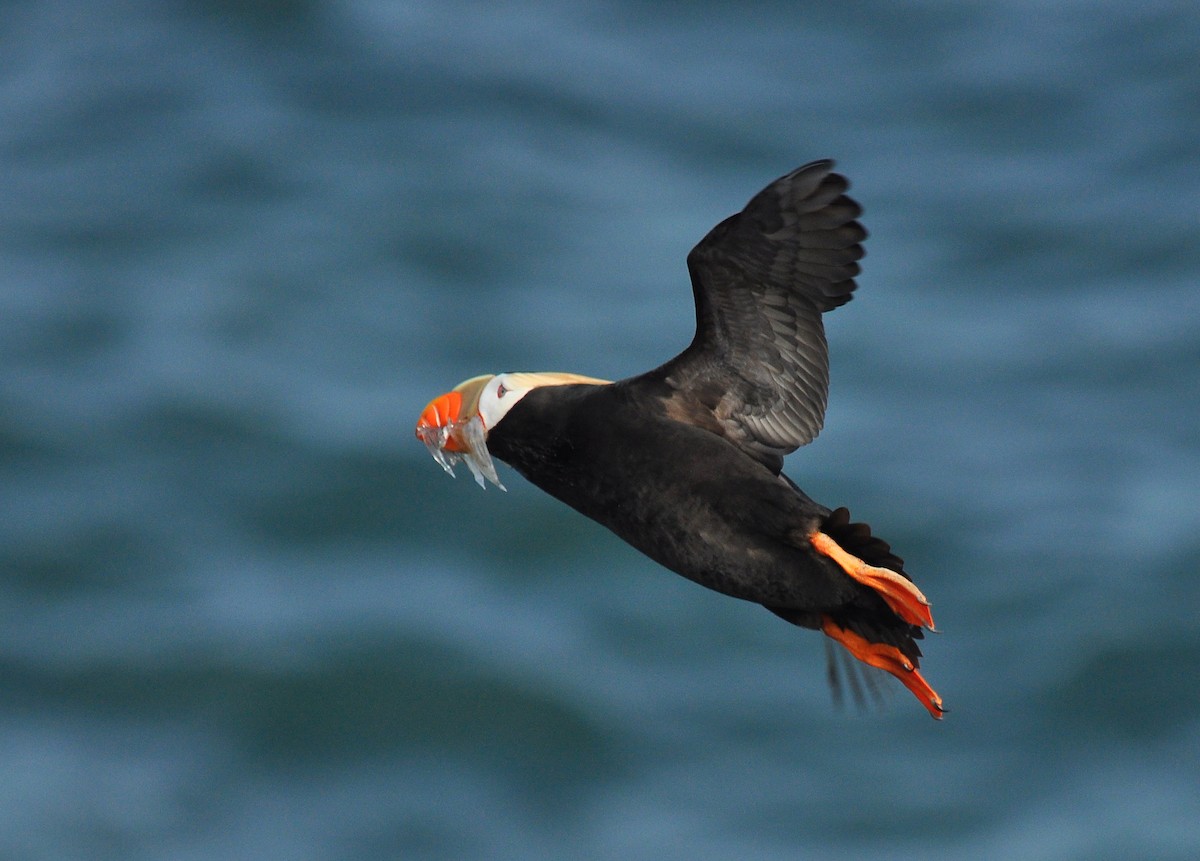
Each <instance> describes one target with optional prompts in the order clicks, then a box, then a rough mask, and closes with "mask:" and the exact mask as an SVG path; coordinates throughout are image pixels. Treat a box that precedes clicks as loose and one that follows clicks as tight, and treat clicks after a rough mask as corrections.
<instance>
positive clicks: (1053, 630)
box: [0, 0, 1200, 861]
mask: <svg viewBox="0 0 1200 861" xmlns="http://www.w3.org/2000/svg"><path fill="white" fill-rule="evenodd" d="M1198 45H1200V5H1198V4H1196V3H1195V2H1177V3H1175V2H1155V0H1140V2H1136V3H1133V2H1093V3H1087V2H1070V0H1067V2H1062V3H1045V2H1017V0H1008V2H997V3H991V4H974V3H971V4H965V3H955V2H950V0H928V2H914V3H890V2H883V0H877V2H867V3H852V4H842V5H838V6H836V8H835V7H834V6H833V5H832V4H831V5H829V6H828V7H826V8H810V6H809V5H808V4H790V3H783V2H739V3H718V2H700V3H651V2H635V0H626V2H606V3H600V2H578V3H552V2H537V0H528V2H514V3H482V2H438V3H422V2H390V0H258V2H253V0H236V2H235V0H191V2H188V0H170V1H169V2H163V0H126V1H125V2H121V0H109V2H104V0H101V2H90V0H41V2H6V3H3V4H0V859H3V861H18V859H21V861H23V859H47V861H73V859H88V861H107V859H114V861H116V859H120V861H143V859H146V861H148V859H172V861H192V859H195V860H196V861H199V859H220V861H228V859H288V861H309V859H312V861H318V859H319V860H320V861H325V859H329V861H333V859H339V861H340V859H405V861H407V859H418V861H420V859H447V860H448V861H449V859H453V861H460V859H484V861H490V859H564V858H580V859H590V860H591V859H614V861H615V859H622V861H630V860H631V859H632V861H641V859H645V861H661V859H666V861H675V859H679V861H684V859H686V861H708V859H749V861H766V859H808V858H812V859H827V858H871V859H875V861H886V860H887V859H911V858H918V857H920V858H969V859H974V861H1001V859H1022V861H1041V859H1072V861H1097V859H1099V861H1106V859H1112V861H1131V859H1147V861H1192V859H1195V858H1198V857H1200V670H1198V667H1200V568H1198V565H1200V563H1198V560H1200V431H1198V429H1197V425H1198V421H1197V420H1198V418H1200V62H1197V57H1198V53H1197V51H1198V49H1197V46H1198ZM822 157H833V158H835V159H837V160H838V166H839V170H841V171H843V172H844V173H845V174H846V175H848V176H849V177H850V179H851V181H852V183H853V186H854V189H853V194H854V196H855V197H856V198H857V199H858V200H859V201H860V202H861V203H862V204H863V206H864V208H865V215H864V216H863V223H864V224H865V225H866V227H867V228H868V230H869V231H870V232H871V237H870V239H869V240H868V241H867V244H866V248H867V257H866V259H865V260H864V271H863V275H862V277H861V278H860V279H859V284H860V288H859V291H858V294H857V297H856V299H855V301H854V302H852V303H850V304H849V305H847V306H845V307H843V308H840V309H838V310H836V311H835V312H832V313H831V314H830V315H828V316H827V318H826V323H827V328H828V333H829V340H830V345H831V347H830V348H831V355H832V377H833V383H832V390H831V395H830V406H829V411H828V415H827V421H826V428H825V431H824V432H823V433H822V435H821V436H820V437H819V438H818V439H817V440H816V441H815V442H814V443H813V444H812V445H811V446H808V447H806V448H804V449H802V450H800V451H799V452H797V453H796V454H794V455H791V456H790V457H789V458H788V465H787V471H788V472H789V474H790V475H791V476H792V477H793V478H795V479H796V480H797V481H798V482H799V483H800V484H801V486H803V487H804V488H805V490H806V491H807V492H808V493H809V494H810V495H812V496H813V497H815V498H816V499H818V500H821V501H822V502H824V503H826V504H828V505H830V506H837V505H846V506H848V507H849V508H850V510H851V512H852V513H853V515H854V516H855V517H856V519H862V520H866V521H867V522H869V523H871V524H872V526H873V528H874V529H875V531H876V532H877V533H878V534H880V535H882V536H884V537H885V538H887V539H888V540H889V541H890V542H891V543H892V545H893V546H894V548H895V549H896V550H897V552H898V553H899V554H900V555H902V556H903V557H904V558H905V560H906V562H907V568H908V570H909V571H910V572H911V573H912V574H913V575H914V577H915V578H916V580H917V582H918V583H919V584H920V585H921V587H922V589H923V590H924V591H925V593H926V594H927V595H929V596H930V598H931V599H932V601H933V604H934V611H935V615H936V618H937V621H938V624H939V627H940V629H941V631H942V633H941V634H940V635H938V636H931V637H929V638H928V639H927V641H926V646H925V653H926V657H925V660H924V663H923V668H924V671H925V674H926V676H927V678H928V679H929V680H930V681H931V683H932V684H933V685H934V687H936V688H937V689H938V691H939V692H940V693H941V694H942V696H943V697H944V698H945V702H946V705H947V706H948V707H949V709H950V710H951V711H950V714H948V715H947V716H946V719H945V720H944V721H941V722H940V723H939V722H935V721H932V720H930V719H929V716H928V715H927V714H926V713H925V711H924V710H923V709H922V708H921V707H920V705H919V704H918V703H917V702H916V700H914V699H913V698H912V697H911V696H910V695H909V694H908V693H907V692H906V691H904V690H903V689H902V688H900V687H899V685H896V684H893V683H892V680H891V679H890V678H885V679H884V681H885V684H884V687H885V688H886V689H887V695H885V697H884V700H885V702H884V703H882V705H880V706H872V707H869V708H867V709H865V710H858V709H856V708H854V707H853V705H852V704H846V705H844V706H841V707H839V706H837V705H836V704H835V703H834V701H833V698H832V697H831V695H830V692H829V690H828V687H827V685H826V680H825V647H824V644H823V642H822V641H823V639H824V638H822V637H820V636H819V635H817V634H814V633H813V632H809V631H803V630H800V629H798V628H794V627H791V626H789V625H786V624H784V623H782V622H780V621H779V620H777V619H775V618H774V617H772V616H771V615H769V614H768V613H766V612H764V611H763V610H762V609H761V608H759V607H756V606H753V605H750V604H745V603H742V602H738V601H734V600H731V599H727V598H723V597H721V596H719V595H716V594H714V593H710V592H707V591H706V590H704V589H702V588H700V587H698V586H695V585H694V584H692V583H690V582H687V581H685V580H683V579H682V578H680V577H677V576H675V575H673V574H670V573H668V572H666V571H664V570H663V569H661V568H659V567H657V566H656V565H655V564H654V563H652V562H650V561H649V560H648V559H646V558H644V557H642V556H640V555H638V554H637V553H636V552H635V551H633V550H632V549H630V548H629V547H627V546H626V545H624V544H622V543H621V542H620V541H619V540H617V539H616V538H615V537H613V536H612V535H610V534H609V533H607V532H605V531H604V530H603V529H602V528H600V527H599V526H597V525H595V524H594V523H592V522H591V521H588V520H585V519H584V518H582V517H580V516H578V515H576V514H575V513H574V512H572V511H570V510H568V509H566V508H564V507H563V506H561V505H559V504H557V503H555V502H554V501H553V500H551V499H550V498H548V497H546V496H544V495H543V494H541V493H540V492H539V491H537V490H536V489H534V488H532V487H531V486H529V485H527V484H526V483H525V482H524V481H523V480H522V479H521V478H520V477H519V476H517V475H516V474H515V473H513V472H512V471H511V470H507V469H506V468H505V467H503V466H501V467H500V469H501V475H502V478H503V479H504V481H505V483H506V484H507V486H508V488H509V491H508V493H501V492H498V491H497V490H495V489H489V490H488V491H487V492H482V491H480V490H479V489H478V488H477V487H475V485H474V484H473V482H471V480H470V478H469V476H467V475H465V474H461V475H460V476H459V478H458V480H457V481H452V480H450V479H449V478H447V477H446V476H445V475H444V474H443V473H442V471H441V470H440V469H439V468H438V467H437V465H436V464H435V463H433V461H432V460H431V459H430V458H429V456H428V454H427V453H426V451H425V450H424V448H423V447H422V446H421V445H420V444H419V443H418V442H417V441H416V440H415V439H414V437H413V424H414V422H415V419H416V416H417V414H418V413H419V411H420V410H421V408H422V407H423V406H424V405H425V403H426V402H427V401H428V400H429V399H430V398H431V397H433V396H434V395H437V394H439V393H441V392H443V391H445V390H447V389H448V388H449V387H450V386H452V385H454V384H455V383H457V382H458V381H460V380H462V379H464V378H466V377H469V376H473V375H476V374H481V373H486V372H499V371H504V370H568V371H576V372H579V373H584V374H589V375H593V376H599V377H606V378H619V377H623V376H629V375H632V374H635V373H638V372H640V371H642V370H645V369H648V368H650V367H652V366H654V365H657V364H658V363H660V362H662V361H664V360H665V359H667V358H669V357H670V356H672V355H674V354H675V353H676V352H678V351H679V350H680V349H681V348H682V347H683V346H685V345H686V344H687V342H688V340H689V339H690V337H691V333H692V326H693V317H692V307H691V293H690V287H689V283H688V279H687V272H686V269H685V266H684V258H685V256H686V254H687V252H688V250H689V249H690V248H691V246H692V245H693V244H694V243H695V242H696V241H697V240H698V239H699V238H700V237H701V236H703V235H704V233H705V232H706V231H707V230H708V229H709V228H710V227H711V226H712V225H714V224H716V223H717V222H718V221H719V220H721V219H722V218H724V217H725V216H727V215H729V214H731V213H732V212H735V211H737V210H738V209H740V207H741V206H742V205H743V204H744V203H745V202H746V200H747V199H748V198H749V197H750V196H751V195H752V194H753V193H755V192H756V191H758V189H759V188H761V187H762V186H763V185H765V184H766V183H767V182H769V181H770V180H772V179H773V178H775V177H776V176H778V175H780V174H782V173H784V172H786V171H788V170H790V169H791V168H793V167H795V166H797V165H799V164H801V163H804V162H806V161H809V160H812V159H815V158H822ZM464 472H465V471H464Z"/></svg>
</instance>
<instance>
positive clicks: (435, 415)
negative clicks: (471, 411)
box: [417, 392, 466, 452]
mask: <svg viewBox="0 0 1200 861" xmlns="http://www.w3.org/2000/svg"><path fill="white" fill-rule="evenodd" d="M461 411H462V394H461V393H459V392H446V394H444V395H438V396H437V397H436V398H434V399H433V400H432V401H430V402H429V403H428V404H427V405H426V407H425V409H424V410H422V412H421V417H420V418H419V419H417V439H419V440H421V441H422V442H424V441H425V432H426V431H428V430H430V429H433V428H443V427H445V426H446V425H448V424H454V423H455V422H457V421H458V416H459V413H460V412H461ZM445 448H446V451H453V452H464V451H466V449H465V448H463V447H462V446H461V445H460V444H459V442H458V439H457V438H456V435H455V434H451V435H450V436H449V437H448V438H447V439H446V444H445Z"/></svg>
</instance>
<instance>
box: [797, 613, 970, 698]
mask: <svg viewBox="0 0 1200 861" xmlns="http://www.w3.org/2000/svg"><path fill="white" fill-rule="evenodd" d="M821 631H822V632H823V633H824V634H825V636H827V637H829V638H830V639H832V640H834V641H836V642H838V643H840V644H841V645H842V646H844V647H845V648H846V650H847V651H848V652H850V654H851V655H853V656H854V657H855V658H857V659H858V660H860V661H862V662H863V663H864V664H867V665H868V666H871V667H877V668H878V669H881V670H886V671H887V672H889V673H891V674H892V675H893V676H895V677H896V678H898V679H899V680H900V681H901V682H902V683H903V685H904V687H906V688H908V689H909V690H910V691H912V694H913V696H915V697H916V698H917V699H918V700H920V702H921V705H923V706H925V708H926V709H927V710H928V711H929V713H930V714H931V715H932V716H933V717H934V718H935V719H937V720H941V719H942V715H943V714H944V713H945V711H946V710H945V709H944V708H943V707H942V698H941V697H940V696H938V693H937V691H935V690H934V689H933V688H932V687H930V685H929V682H927V681H925V678H924V676H922V675H921V672H920V670H918V669H917V668H916V667H915V666H914V665H913V662H912V661H910V660H909V659H908V658H907V657H905V656H904V654H903V653H902V652H901V651H900V650H899V649H897V648H896V647H895V646H889V645H887V644H885V643H872V642H871V641H869V640H867V639H866V638H865V637H863V636H861V635H859V634H856V633H854V632H853V631H851V630H848V629H846V628H843V627H842V626H841V625H839V624H838V623H837V622H835V621H833V619H832V618H830V617H829V616H822V617H821Z"/></svg>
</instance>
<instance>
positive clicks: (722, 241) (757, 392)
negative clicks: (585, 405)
mask: <svg viewBox="0 0 1200 861" xmlns="http://www.w3.org/2000/svg"><path fill="white" fill-rule="evenodd" d="M849 185H850V184H849V182H847V180H846V178H845V177H843V176H841V175H840V174H836V173H833V162H832V161H815V162H812V163H810V164H806V165H804V166H803V167H799V168H797V169H796V170H794V171H792V172H791V173H789V174H787V175H785V176H782V177H780V178H779V179H777V180H775V181H774V182H773V183H771V184H770V185H768V186H767V187H766V188H764V189H763V190H762V191H760V192H759V193H758V194H756V195H755V196H754V197H753V198H752V199H751V200H750V202H749V203H748V204H746V208H745V209H743V210H742V211H741V212H739V213H738V214H736V215H733V216H730V217H729V218H727V219H725V220H724V221H722V222H721V223H720V224H718V225H717V226H716V227H714V228H713V229H712V230H711V231H710V232H709V234H708V235H707V236H705V237H704V239H702V240H701V241H700V243H699V244H698V245H697V246H696V247H695V248H693V249H692V251H691V253H690V254H688V271H689V272H690V274H691V276H692V291H693V293H694V294H695V299H696V336H695V338H694V339H693V340H692V343H691V345H690V346H688V348H687V349H686V350H684V351H683V352H682V353H680V354H679V355H678V356H676V357H675V358H674V359H672V360H671V361H669V362H667V363H666V364H665V365H662V366H661V367H659V368H657V369H655V370H653V371H650V372H649V373H647V374H644V375H642V376H641V377H637V378H634V379H632V380H630V381H628V382H629V383H630V384H632V385H636V386H650V387H653V388H654V389H655V390H656V391H657V392H658V393H659V395H660V396H661V397H663V398H664V400H665V405H666V409H667V413H668V415H670V416H671V417H672V418H674V419H676V420H679V421H684V422H688V423H690V424H694V425H698V426H701V427H704V428H707V429H709V430H712V431H714V432H716V433H719V434H721V435H723V436H725V437H726V438H728V439H729V440H731V441H732V442H734V443H735V444H737V445H738V446H740V447H741V448H742V449H743V450H744V451H746V452H747V453H748V454H750V455H751V456H752V457H755V458H757V459H758V460H760V461H762V462H763V463H764V464H766V465H767V466H769V467H771V468H772V469H774V470H776V471H778V470H779V469H780V468H781V466H782V463H783V455H785V454H787V453H788V452H791V451H795V450H796V449H797V448H799V447H800V446H802V445H804V444H806V443H808V442H810V441H811V440H812V439H813V438H814V437H816V435H817V433H818V432H819V431H820V430H821V425H822V423H823V422H824V418H825V403H826V396H827V394H828V390H829V357H828V348H827V347H826V343H825V329H824V327H823V326H822V324H821V314H822V313H823V312H825V311H828V310H830V309H831V308H836V307H838V306H839V305H843V304H845V303H846V302H848V301H850V298H851V293H852V292H853V290H854V288H855V286H856V285H855V283H854V277H855V276H856V275H857V274H858V273H859V267H858V263H857V261H858V260H859V259H861V258H862V256H863V249H862V246H861V245H860V244H859V243H861V242H862V241H863V240H864V239H865V238H866V236H867V232H866V231H865V230H864V229H863V227H862V225H860V224H859V223H858V221H856V219H857V218H858V216H859V215H860V214H861V213H862V209H861V207H859V205H858V204H857V203H855V202H854V201H853V200H851V199H850V198H849V197H847V196H846V195H845V191H846V189H847V188H849Z"/></svg>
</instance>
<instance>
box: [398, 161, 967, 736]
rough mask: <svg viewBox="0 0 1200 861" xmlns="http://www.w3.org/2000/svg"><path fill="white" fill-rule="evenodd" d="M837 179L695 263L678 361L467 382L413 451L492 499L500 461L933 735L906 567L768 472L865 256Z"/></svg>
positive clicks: (820, 412)
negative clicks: (871, 674) (811, 638)
mask: <svg viewBox="0 0 1200 861" xmlns="http://www.w3.org/2000/svg"><path fill="white" fill-rule="evenodd" d="M833 167H834V165H833V162H832V161H828V160H823V161H814V162H811V163H810V164H806V165H804V166H802V167H799V168H797V169H795V170H793V171H792V172H790V173H788V174H786V175H784V176H782V177H780V178H779V179H777V180H775V181H774V182H772V183H771V184H770V185H768V186H767V187H766V188H764V189H763V190H762V191H760V192H759V193H758V194H756V195H755V196H754V197H753V198H751V200H750V202H749V203H747V204H746V207H745V208H744V209H743V210H742V211H741V212H739V213H737V214H735V215H732V216H730V217H729V218H727V219H725V220H724V221H722V222H721V223H720V224H718V225H717V226H716V227H714V228H713V229H712V230H711V231H709V233H708V235H707V236H705V237H704V238H703V239H702V240H701V241H700V243H699V244H698V245H696V247H695V248H693V249H692V251H691V253H689V254H688V258H687V264H688V272H689V273H690V275H691V279H692V292H693V296H694V298H695V304H696V334H695V337H694V338H693V339H692V342H691V344H690V345H689V346H688V347H687V349H685V350H684V351H683V352H682V353H680V354H679V355H678V356H676V357H675V358H673V359H671V360H670V361H668V362H666V363H665V364H663V365H661V366H659V367H657V368H655V369H654V370H651V371H647V372H646V373H643V374H640V375H638V376H634V377H629V378H627V379H623V380H618V381H616V382H611V381H608V380H601V379H596V378H594V377H586V376H581V375H578V374H568V373H547V372H541V373H517V372H509V373H501V374H485V375H482V376H478V377H472V378H471V379H469V380H465V381H464V382H462V383H459V384H458V385H457V386H455V387H454V389H453V390H451V391H450V392H448V393H446V394H444V395H441V396H439V397H437V398H434V399H433V400H432V401H431V402H430V403H429V405H428V406H426V407H425V409H424V411H423V412H422V413H421V416H420V419H419V420H418V422H417V427H416V434H417V437H418V439H420V440H421V441H422V442H424V443H425V445H426V446H427V447H428V449H429V451H430V453H431V454H432V455H433V457H434V459H435V460H436V461H437V462H438V463H439V464H441V465H442V467H443V468H445V469H446V471H447V472H450V473H451V475H453V467H454V465H455V464H456V463H458V462H460V461H462V462H465V463H466V464H467V466H468V467H469V468H470V470H471V472H472V473H473V474H474V475H475V479H476V481H478V482H479V484H480V486H481V487H485V486H486V485H485V481H490V482H491V483H493V484H495V485H497V486H499V487H501V488H503V485H502V484H501V482H500V478H499V476H498V474H497V473H496V468H495V465H494V463H493V461H492V458H496V459H498V460H501V461H503V462H505V463H507V464H508V465H509V466H511V467H512V468H513V469H515V470H516V471H517V472H518V473H520V474H521V475H523V476H524V477H525V478H526V479H527V480H528V481H530V482H532V483H533V484H535V485H536V486H538V487H540V488H541V489H542V490H544V491H546V492H547V493H549V494H550V495H551V496H553V497H555V498H556V499H558V500H560V501H562V502H564V503H566V504H567V505H569V506H571V507H572V508H574V509H575V510H576V511H579V512H580V513H582V514H584V515H586V516H587V517H590V518H592V519H593V520H595V521H597V522H598V523H600V524H602V525H604V526H606V527H608V528H609V529H611V530H612V531H613V532H615V533H616V534H617V535H618V536H620V537H621V538H622V539H624V540H625V541H627V542H628V543H629V544H631V545H633V546H634V547H635V548H637V549H638V550H640V551H641V552H643V553H644V554H646V555H647V556H649V557H650V558H651V559H653V560H654V561H656V562H658V563H659V564H661V565H663V566H665V567H666V568H669V569H670V570H672V571H675V572H676V573H678V574H681V575H683V576H684V577H687V578H688V579H690V580H693V581H695V582H696V583H699V584H700V585H702V586H707V587H708V588H710V589H715V590H716V591H718V592H721V593H724V594H726V595H730V596H732V597H735V598H742V599H744V600H747V601H753V602H755V603H758V604H761V605H762V606H764V607H766V608H767V609H768V610H770V611H771V612H772V613H774V614H775V615H777V616H779V617H781V618H783V619H785V620H787V621H788V622H791V623H793V624H795V625H798V626H800V627H803V628H810V629H813V630H817V631H821V632H822V633H824V634H825V635H826V636H827V637H829V638H830V639H831V640H833V641H834V642H836V643H838V644H840V645H841V646H842V647H844V648H845V649H846V651H847V652H849V654H850V655H852V656H853V657H854V658H857V659H858V660H859V661H862V662H863V663H864V664H867V665H869V666H872V667H876V668H879V669H882V670H885V671H887V672H888V673H891V674H892V675H893V676H895V677H896V678H897V679H899V680H900V681H901V682H902V683H903V684H904V686H905V687H906V688H908V690H909V691H911V692H912V693H913V694H914V695H915V696H916V698H917V699H918V700H919V701H920V703H921V704H922V705H923V706H924V707H925V708H926V709H927V710H928V711H929V713H930V714H931V715H932V716H933V717H935V718H939V719H940V718H941V717H942V714H943V712H944V711H945V709H944V708H943V707H942V698H941V697H940V696H938V694H937V692H936V691H934V689H933V688H932V687H931V686H930V685H929V684H928V682H926V681H925V679H924V677H923V676H922V675H921V672H920V669H919V665H920V657H921V651H920V648H919V647H918V645H917V642H916V641H917V640H919V639H921V638H922V637H923V632H924V629H929V630H933V615H932V613H931V611H930V605H929V601H928V600H926V598H925V596H924V595H923V594H922V593H921V590H920V589H918V588H917V587H916V585H915V584H914V583H913V582H912V579H911V578H910V577H909V575H908V574H907V573H906V572H905V571H904V563H903V560H901V559H900V558H899V557H898V556H896V555H895V554H894V553H892V552H891V548H890V547H889V545H888V544H887V543H886V542H885V541H883V540H882V539H880V538H878V537H876V536H874V535H872V534H871V530H870V528H869V527H868V526H867V525H866V524H864V523H853V522H851V521H850V515H849V512H848V511H847V509H846V508H844V507H839V508H836V509H832V510H831V509H829V508H827V507H825V506H824V505H821V504H820V503H818V502H815V501H813V500H812V499H810V498H809V497H808V496H807V495H806V494H805V493H804V492H803V491H802V490H801V489H800V488H799V487H798V486H797V485H796V484H795V482H793V481H792V480H791V479H789V478H788V477H787V476H786V475H784V474H783V473H782V471H781V470H782V468H783V457H784V455H786V454H788V453H789V452H792V451H795V450H796V449H797V448H799V447H800V446H802V445H805V444H807V443H809V442H811V441H812V440H813V438H815V437H816V435H817V433H818V432H819V431H820V430H821V427H822V424H823V422H824V417H825V405H826V396H827V393H828V389H829V358H828V348H827V346H826V341H825V330H824V327H823V325H822V323H821V315H822V314H823V313H824V312H826V311H830V310H832V309H834V308H837V307H838V306H840V305H844V304H845V303H846V302H849V301H850V299H851V298H852V294H853V291H854V289H855V287H856V286H857V285H856V284H855V281H854V278H855V276H857V275H858V273H859V271H860V270H859V266H858V261H859V260H860V259H861V258H862V256H863V249H862V244H861V243H862V241H863V240H864V239H865V238H866V236H867V232H866V230H864V229H863V227H862V225H861V224H859V222H858V218H859V216H860V215H861V214H862V209H861V207H860V206H859V205H858V204H857V203H855V202H854V201H853V200H852V199H850V198H849V197H847V196H846V191H847V189H848V188H849V182H848V181H847V180H846V178H845V177H843V176H842V175H840V174H838V173H835V172H834V170H833ZM835 675H836V674H835V673H834V672H833V667H832V666H831V678H833V677H835Z"/></svg>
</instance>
